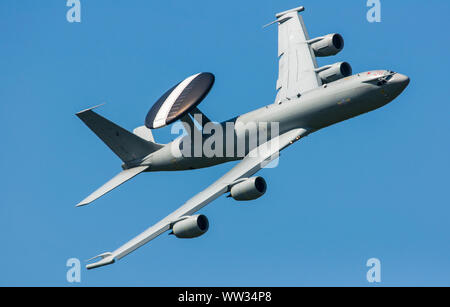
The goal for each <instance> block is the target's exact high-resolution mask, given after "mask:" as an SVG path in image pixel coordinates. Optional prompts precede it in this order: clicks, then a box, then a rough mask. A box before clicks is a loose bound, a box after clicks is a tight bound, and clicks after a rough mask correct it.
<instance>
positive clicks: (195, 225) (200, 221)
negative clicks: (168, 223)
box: [172, 214, 209, 239]
mask: <svg viewBox="0 0 450 307" xmlns="http://www.w3.org/2000/svg"><path fill="white" fill-rule="evenodd" d="M208 229H209V222H208V218H207V217H206V216H204V215H203V214H200V215H192V216H189V217H187V218H185V219H183V220H180V221H178V222H176V223H175V225H173V227H172V234H174V235H175V236H176V237H177V238H180V239H191V238H196V237H200V236H201V235H203V234H204V233H205V232H207V231H208Z"/></svg>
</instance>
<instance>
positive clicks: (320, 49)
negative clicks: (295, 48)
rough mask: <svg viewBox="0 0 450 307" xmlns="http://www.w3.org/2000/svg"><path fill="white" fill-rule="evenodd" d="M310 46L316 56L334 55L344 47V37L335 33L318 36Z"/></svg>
mask: <svg viewBox="0 0 450 307" xmlns="http://www.w3.org/2000/svg"><path fill="white" fill-rule="evenodd" d="M311 48H312V49H313V50H314V54H315V55H316V56H317V57H327V56H332V55H336V54H338V53H339V52H341V51H342V49H344V38H343V37H342V35H340V34H336V33H335V34H328V35H325V36H322V37H318V38H316V39H314V40H313V43H311Z"/></svg>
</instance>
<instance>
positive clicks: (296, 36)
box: [269, 7, 322, 103]
mask: <svg viewBox="0 0 450 307" xmlns="http://www.w3.org/2000/svg"><path fill="white" fill-rule="evenodd" d="M302 11H304V7H299V8H295V9H292V10H289V11H285V12H281V13H278V14H276V15H275V16H276V18H277V19H276V20H275V21H274V22H273V23H278V57H279V74H278V81H277V91H278V93H277V97H276V99H275V103H280V102H282V101H284V100H290V99H292V98H297V97H300V95H301V94H302V93H304V92H306V91H308V90H311V89H314V88H317V87H320V86H321V85H322V81H321V79H320V78H319V77H318V73H317V72H316V70H317V67H318V66H317V61H316V56H315V54H314V51H313V50H312V49H311V48H310V45H309V43H308V41H309V35H308V32H307V30H306V26H305V23H304V22H303V17H302V16H300V15H299V14H298V13H299V12H302ZM273 23H271V24H273ZM269 25H270V24H269Z"/></svg>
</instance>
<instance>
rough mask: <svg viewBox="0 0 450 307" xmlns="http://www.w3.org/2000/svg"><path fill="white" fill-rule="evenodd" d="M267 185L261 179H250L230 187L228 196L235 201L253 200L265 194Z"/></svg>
mask: <svg viewBox="0 0 450 307" xmlns="http://www.w3.org/2000/svg"><path fill="white" fill-rule="evenodd" d="M266 190H267V184H266V181H265V180H264V178H262V177H252V178H249V179H246V180H245V181H242V182H239V183H238V184H235V185H234V186H232V187H231V190H230V194H231V197H233V198H234V199H235V200H242V201H246V200H254V199H257V198H260V197H261V196H263V195H264V193H266Z"/></svg>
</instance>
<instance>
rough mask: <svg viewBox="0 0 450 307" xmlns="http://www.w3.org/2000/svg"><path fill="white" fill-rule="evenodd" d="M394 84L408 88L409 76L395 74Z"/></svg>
mask: <svg viewBox="0 0 450 307" xmlns="http://www.w3.org/2000/svg"><path fill="white" fill-rule="evenodd" d="M392 79H393V80H392V81H393V82H395V83H397V84H399V85H401V86H402V87H403V88H406V87H407V86H408V84H409V82H410V79H409V77H408V76H405V75H402V74H398V73H397V74H395V75H394V77H393V78H392Z"/></svg>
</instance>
